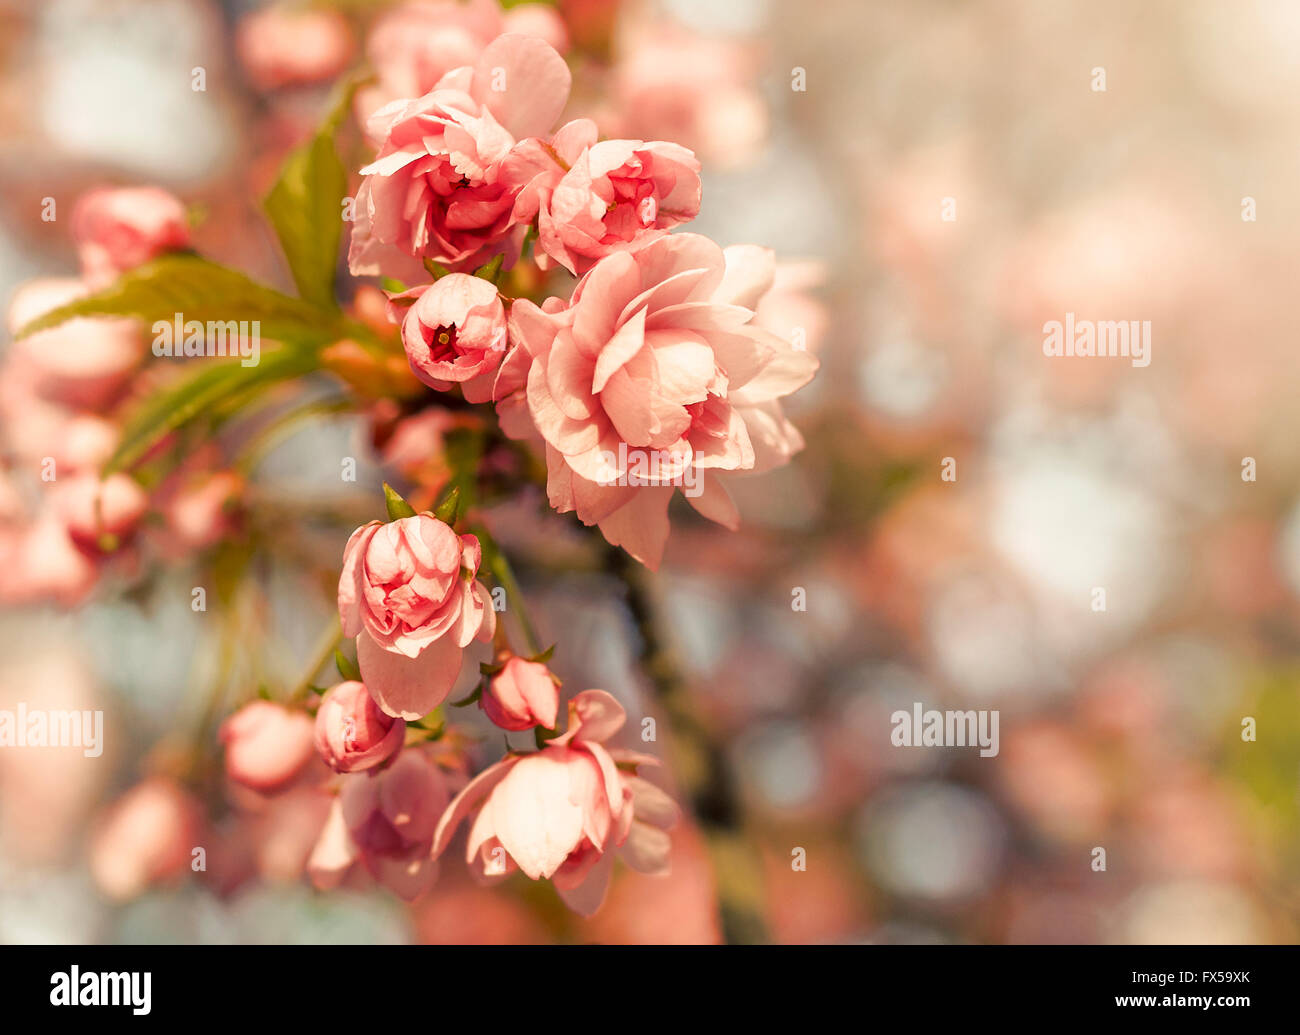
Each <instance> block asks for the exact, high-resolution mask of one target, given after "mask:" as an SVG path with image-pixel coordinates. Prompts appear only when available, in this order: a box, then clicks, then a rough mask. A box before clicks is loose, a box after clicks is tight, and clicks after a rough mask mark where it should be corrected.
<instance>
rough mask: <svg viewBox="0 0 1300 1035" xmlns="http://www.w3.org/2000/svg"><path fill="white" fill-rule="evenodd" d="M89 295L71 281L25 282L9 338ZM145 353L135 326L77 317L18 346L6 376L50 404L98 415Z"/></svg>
mask: <svg viewBox="0 0 1300 1035" xmlns="http://www.w3.org/2000/svg"><path fill="white" fill-rule="evenodd" d="M87 294H88V288H87V285H86V284H84V283H83V282H81V281H79V280H76V279H73V278H44V279H38V280H31V281H28V282H27V283H25V284H23V285H22V286H21V287H20V288H19V289H18V290H17V291H16V292H15V293H14V297H13V301H12V302H11V303H10V305H9V330H10V333H13V334H17V332H18V331H19V330H20V329H21V328H23V327H25V326H26V325H27V324H29V323H31V322H32V321H33V320H35V319H36V318H37V317H40V316H43V315H45V314H46V313H47V312H49V311H51V310H53V309H57V308H59V307H60V306H64V305H67V304H68V303H70V302H74V301H76V300H77V299H80V298H83V297H85V296H86V295H87ZM145 352H146V345H145V339H144V335H143V334H141V332H140V328H139V325H138V324H136V322H135V321H133V320H123V319H91V318H88V317H78V318H75V319H72V320H66V321H64V322H63V323H61V324H59V325H57V326H55V327H51V328H50V329H49V330H45V331H40V332H39V333H37V334H32V335H29V336H28V337H26V338H23V339H21V340H19V341H16V342H15V343H14V345H13V348H12V349H11V351H10V354H9V356H8V357H7V366H8V369H7V370H6V373H5V376H6V379H8V378H11V377H14V378H17V379H18V380H19V381H20V382H22V383H24V384H25V385H28V386H30V389H31V391H33V392H34V393H36V394H37V395H39V396H40V397H41V398H42V399H46V400H48V401H50V402H56V403H59V404H60V405H64V406H72V407H86V408H88V409H96V410H101V409H105V408H107V407H108V406H110V405H111V404H112V403H113V402H114V401H116V399H117V398H118V397H120V395H121V392H122V389H123V388H124V387H125V386H126V383H127V381H128V379H129V377H130V375H131V372H132V371H133V370H134V369H135V367H136V366H137V365H138V364H139V362H140V360H141V359H142V358H143V357H144V355H145Z"/></svg>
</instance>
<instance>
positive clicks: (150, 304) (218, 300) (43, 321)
mask: <svg viewBox="0 0 1300 1035" xmlns="http://www.w3.org/2000/svg"><path fill="white" fill-rule="evenodd" d="M178 314H179V315H180V317H181V319H182V320H183V321H185V322H189V321H191V320H194V321H198V322H199V323H203V324H207V323H208V322H216V323H226V322H228V321H231V320H234V321H237V322H238V321H247V322H249V323H253V322H255V321H256V322H257V324H258V327H257V328H256V329H257V331H258V333H259V335H260V336H265V337H268V338H274V339H278V340H285V341H293V342H298V343H307V342H317V343H322V342H326V341H332V340H334V339H335V338H337V337H338V332H339V329H340V328H339V322H338V319H337V316H336V315H335V314H333V313H329V312H325V311H322V310H321V309H318V308H317V307H316V306H313V305H310V304H309V303H307V302H304V301H302V300H301V299H297V298H290V297H289V296H288V295H284V294H281V293H280V292H279V291H276V290H275V289H274V288H269V287H267V286H266V285H265V284H259V283H257V282H256V281H255V280H251V279H249V278H248V277H246V276H245V275H244V274H242V273H240V272H239V271H238V270H232V269H229V268H227V267H225V266H221V265H218V264H217V263H215V262H209V261H208V260H207V259H203V258H200V257H199V256H197V255H192V254H189V253H176V254H172V255H164V256H162V257H160V258H158V259H155V260H154V261H153V262H150V263H146V264H145V265H143V266H140V267H137V268H136V269H134V270H131V271H130V272H128V273H125V274H123V276H122V277H121V278H120V279H118V280H117V281H116V282H115V283H113V284H112V285H111V286H110V287H108V288H106V289H105V290H103V291H100V292H98V293H97V294H94V295H88V296H87V297H85V298H78V299H76V300H75V301H72V302H69V303H68V304H67V305H62V306H59V307H57V308H56V309H52V310H50V311H49V312H48V313H45V314H44V315H42V316H39V317H37V318H36V319H35V320H33V321H32V322H31V323H29V324H27V326H26V327H23V328H22V329H21V330H20V331H19V332H18V334H17V337H19V338H25V337H27V336H28V335H30V334H35V333H36V332H37V331H44V330H48V329H49V328H51V327H57V326H58V325H59V324H61V323H63V322H64V321H65V320H71V319H73V318H74V317H78V316H124V317H133V318H135V319H138V320H142V321H144V322H145V323H146V324H149V325H151V326H152V325H153V324H155V323H159V322H165V323H167V324H169V325H170V324H172V322H173V321H174V320H175V318H176V316H177V315H178ZM178 344H179V343H178Z"/></svg>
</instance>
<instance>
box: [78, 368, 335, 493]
mask: <svg viewBox="0 0 1300 1035" xmlns="http://www.w3.org/2000/svg"><path fill="white" fill-rule="evenodd" d="M316 366H317V358H316V354H315V352H314V351H313V350H311V349H304V348H291V347H285V348H280V349H277V350H275V351H274V352H269V353H263V354H262V357H261V362H259V363H258V365H257V366H253V367H246V366H244V365H243V364H242V363H241V362H240V361H239V360H231V361H229V362H221V363H213V362H210V361H209V362H204V363H203V365H202V367H201V368H200V369H198V370H197V371H195V372H194V373H193V374H191V375H190V376H188V377H186V378H185V379H184V380H182V381H181V382H180V383H178V384H175V385H173V386H171V387H170V388H168V389H165V390H163V391H160V392H157V393H156V394H154V395H153V396H151V397H150V398H149V399H148V400H147V401H146V402H145V404H144V405H143V406H142V407H140V408H139V409H138V410H136V411H135V413H134V414H132V415H131V418H130V419H129V420H128V421H127V424H126V427H125V428H124V429H123V432H122V438H121V441H120V442H119V443H118V447H117V450H116V451H115V452H114V453H113V455H112V456H111V457H109V459H108V462H107V463H106V464H105V465H104V474H105V475H108V474H112V473H113V472H115V471H120V470H124V469H126V468H129V467H130V466H131V465H132V464H134V463H135V462H136V461H137V460H139V459H140V458H141V457H143V456H145V455H146V454H147V453H148V452H149V451H150V450H152V449H153V448H154V446H156V445H157V444H158V443H159V442H160V441H161V440H162V439H163V438H164V437H166V436H167V435H168V434H170V433H171V432H173V431H175V430H176V429H177V428H179V427H181V426H182V425H184V424H186V423H188V422H189V421H191V420H193V419H194V418H195V417H198V416H199V415H200V414H203V413H206V412H208V411H210V410H212V409H213V408H214V407H216V406H218V405H219V404H221V403H224V402H227V401H229V400H231V399H234V398H236V397H240V396H243V397H247V395H249V394H251V393H252V392H254V391H256V390H260V389H262V388H266V387H269V386H270V385H272V384H275V383H277V382H280V381H284V380H287V379H289V378H292V377H300V376H302V375H304V374H308V373H310V372H311V371H313V370H315V369H316Z"/></svg>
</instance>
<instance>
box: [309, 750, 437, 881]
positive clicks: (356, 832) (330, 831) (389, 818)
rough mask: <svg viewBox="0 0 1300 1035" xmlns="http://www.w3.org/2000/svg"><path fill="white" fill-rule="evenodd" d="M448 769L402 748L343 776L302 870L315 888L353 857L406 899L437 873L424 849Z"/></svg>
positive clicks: (335, 877) (337, 877) (339, 875)
mask: <svg viewBox="0 0 1300 1035" xmlns="http://www.w3.org/2000/svg"><path fill="white" fill-rule="evenodd" d="M454 779H455V777H454V775H453V774H451V773H449V772H447V771H446V770H445V769H444V768H443V767H442V766H441V765H439V764H438V762H437V761H436V760H435V759H434V758H433V757H432V755H431V754H430V753H429V752H427V751H421V750H408V751H404V752H402V753H401V754H400V755H399V756H398V757H397V759H396V761H394V762H393V763H392V765H390V766H387V767H385V768H383V769H376V770H372V771H370V772H368V773H356V774H353V775H351V776H347V777H344V780H343V786H342V790H341V791H340V793H339V796H338V798H337V799H335V802H334V805H333V807H332V809H331V811H330V814H329V818H328V819H327V820H326V822H325V828H324V829H323V830H322V831H321V835H320V838H319V840H318V841H317V843H316V847H315V848H314V849H313V851H312V854H311V858H310V859H309V860H308V863H307V872H308V873H309V874H310V876H311V879H312V883H313V884H315V885H316V887H318V888H332V887H337V886H338V884H339V883H340V882H341V881H342V880H343V879H344V877H345V876H346V875H347V872H348V870H349V869H350V868H351V866H352V864H353V863H354V862H357V861H360V862H361V864H362V865H363V866H364V867H365V868H366V869H367V870H368V871H369V872H370V874H371V876H373V877H374V878H375V879H376V880H378V881H379V882H380V883H382V884H384V885H385V886H386V887H388V888H391V889H392V890H393V891H394V892H395V893H396V894H398V895H400V896H401V897H402V898H404V899H406V900H408V901H410V900H412V899H415V898H417V897H418V896H419V895H420V894H421V893H422V892H424V891H426V890H427V889H428V888H429V886H430V885H432V884H433V882H434V880H436V879H437V876H438V864H437V862H436V861H435V859H434V857H433V856H432V855H431V854H430V846H431V845H432V842H433V835H434V831H435V829H436V828H437V824H438V818H439V817H440V816H441V815H442V814H443V812H444V810H445V809H446V807H447V803H448V802H449V801H450V800H451V795H452V791H453V790H454Z"/></svg>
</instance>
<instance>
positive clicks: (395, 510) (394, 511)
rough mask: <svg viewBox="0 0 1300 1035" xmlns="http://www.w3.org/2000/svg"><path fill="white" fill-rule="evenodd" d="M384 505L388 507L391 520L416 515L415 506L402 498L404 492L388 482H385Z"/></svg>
mask: <svg viewBox="0 0 1300 1035" xmlns="http://www.w3.org/2000/svg"><path fill="white" fill-rule="evenodd" d="M384 505H385V506H386V507H387V508H388V520H389V521H400V520H402V518H409V517H415V508H414V507H413V506H411V505H410V504H409V503H407V502H406V500H404V499H402V494H401V493H399V492H398V491H397V490H396V489H394V488H393V487H392V486H391V485H389V484H388V483H387V482H384Z"/></svg>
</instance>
